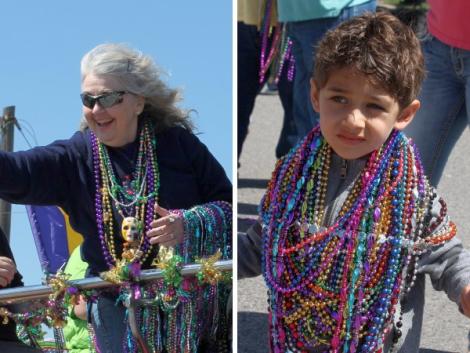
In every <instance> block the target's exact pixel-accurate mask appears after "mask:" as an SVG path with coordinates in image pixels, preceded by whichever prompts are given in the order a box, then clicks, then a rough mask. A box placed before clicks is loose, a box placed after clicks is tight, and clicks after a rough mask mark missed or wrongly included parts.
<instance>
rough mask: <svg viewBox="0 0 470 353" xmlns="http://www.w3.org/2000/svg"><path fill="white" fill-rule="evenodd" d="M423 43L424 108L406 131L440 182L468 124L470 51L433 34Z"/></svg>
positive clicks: (429, 171) (434, 182) (433, 179)
mask: <svg viewBox="0 0 470 353" xmlns="http://www.w3.org/2000/svg"><path fill="white" fill-rule="evenodd" d="M422 46H423V52H424V57H425V65H426V71H427V76H426V78H425V80H424V83H423V87H422V89H421V93H420V96H419V100H420V101H421V108H420V109H419V110H418V112H417V114H416V116H415V118H414V120H413V122H412V123H411V124H410V126H409V127H408V128H407V129H406V130H405V133H406V134H407V136H408V137H410V138H412V139H413V140H414V142H415V143H416V145H417V146H418V150H419V151H420V155H421V160H422V162H423V165H424V168H425V171H426V174H427V175H428V176H429V179H430V181H431V184H432V185H434V186H437V185H438V184H439V181H440V179H441V176H442V173H443V171H444V168H445V165H446V163H447V159H448V158H449V155H450V153H451V152H452V149H453V148H454V146H455V144H456V143H457V141H458V139H459V137H460V136H461V134H462V132H463V131H464V129H465V127H466V126H467V124H468V120H467V119H468V110H469V107H468V106H469V99H470V82H469V80H470V78H469V77H470V52H469V51H463V50H459V49H455V48H451V47H449V46H448V45H446V44H444V43H442V42H441V41H439V40H438V39H437V38H435V37H433V36H431V35H427V36H426V38H425V39H424V40H423V41H422ZM465 101H467V104H466V103H465Z"/></svg>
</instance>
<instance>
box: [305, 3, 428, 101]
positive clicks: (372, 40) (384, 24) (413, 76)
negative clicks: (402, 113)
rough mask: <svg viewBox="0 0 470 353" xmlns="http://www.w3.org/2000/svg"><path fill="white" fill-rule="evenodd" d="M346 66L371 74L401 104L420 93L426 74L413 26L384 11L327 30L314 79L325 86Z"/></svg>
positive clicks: (320, 44)
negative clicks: (329, 79) (332, 76)
mask: <svg viewBox="0 0 470 353" xmlns="http://www.w3.org/2000/svg"><path fill="white" fill-rule="evenodd" d="M344 67H352V68H354V69H356V70H358V71H359V72H360V73H362V74H365V75H366V76H368V77H369V79H370V82H371V83H372V84H373V85H377V86H379V87H383V88H384V89H385V90H386V91H387V92H388V93H389V94H390V95H391V96H392V97H394V98H395V99H396V100H397V101H398V103H399V105H400V107H401V108H404V107H406V106H408V105H409V104H410V103H411V102H412V101H413V100H414V99H415V98H416V97H417V96H418V93H419V90H420V88H421V83H422V81H423V79H424V75H425V69H424V59H423V54H422V52H421V47H420V43H419V40H418V38H417V37H416V35H415V34H414V32H413V30H412V29H411V28H410V27H408V26H407V25H405V24H404V23H402V22H401V21H400V20H399V19H398V18H396V17H395V16H393V15H391V14H389V13H385V12H377V13H365V14H363V15H361V16H357V17H354V18H352V19H350V20H348V21H345V22H343V23H342V24H340V25H339V26H338V27H336V28H335V29H333V30H330V31H328V32H327V33H326V34H325V36H324V37H323V39H322V40H321V41H320V43H319V44H318V48H317V50H316V57H315V68H314V74H313V79H314V80H315V82H316V84H317V85H318V87H320V88H322V87H324V85H325V84H326V82H327V80H328V78H329V76H330V74H331V72H332V71H333V70H337V69H341V68H344Z"/></svg>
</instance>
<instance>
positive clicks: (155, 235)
mask: <svg viewBox="0 0 470 353" xmlns="http://www.w3.org/2000/svg"><path fill="white" fill-rule="evenodd" d="M155 211H156V212H157V214H158V215H159V216H160V217H161V218H159V219H157V220H155V221H153V222H152V223H150V226H151V227H152V229H150V230H149V231H148V232H147V234H146V235H147V236H148V237H149V238H150V239H149V241H150V244H160V245H164V246H175V245H178V244H179V243H181V242H183V239H184V225H183V219H182V217H180V216H179V215H177V214H174V213H170V212H169V211H168V210H167V209H164V208H163V207H160V206H158V205H157V204H155Z"/></svg>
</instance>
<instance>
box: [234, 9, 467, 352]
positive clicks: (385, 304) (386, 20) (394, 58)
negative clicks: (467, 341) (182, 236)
mask: <svg viewBox="0 0 470 353" xmlns="http://www.w3.org/2000/svg"><path fill="white" fill-rule="evenodd" d="M423 77H424V62H423V56H422V53H421V49H420V43H419V41H418V39H417V38H416V36H415V34H414V33H413V32H412V30H411V29H410V28H408V27H407V26H406V25H404V24H402V23H401V22H400V21H399V20H398V19H397V18H395V17H394V16H392V15H389V14H385V13H377V14H372V13H367V14H364V15H361V16H358V17H355V18H352V19H351V20H348V21H346V22H343V23H342V24H341V25H339V26H338V27H337V28H336V29H334V30H331V31H329V32H328V33H327V34H326V36H325V37H324V38H323V39H322V41H321V42H320V44H319V46H318V48H317V52H316V59H315V70H314V74H313V77H312V79H311V100H312V104H313V108H314V109H315V110H316V111H317V112H318V113H319V114H320V124H319V126H317V127H315V128H313V129H312V130H311V131H310V133H309V134H308V135H307V136H305V137H304V138H303V139H302V141H301V142H300V143H299V144H298V145H297V146H296V147H294V148H293V149H292V150H291V151H290V152H289V153H288V154H287V155H286V156H284V157H283V158H282V159H280V160H279V161H278V163H277V164H276V167H275V169H274V171H273V174H272V178H271V180H270V182H269V184H268V188H267V190H266V193H265V195H264V197H263V199H262V200H261V203H260V207H259V213H260V215H259V222H258V223H256V224H255V225H254V226H253V227H251V228H250V229H249V230H248V232H247V234H243V233H241V234H239V240H238V252H239V256H238V259H239V260H238V265H239V275H240V276H241V277H246V276H254V275H258V274H260V273H262V274H263V276H264V279H265V281H266V285H267V287H268V296H269V298H268V302H269V338H270V351H271V352H274V353H284V352H330V353H339V352H350V353H355V352H362V353H370V352H391V351H393V352H401V353H405V352H407V353H409V352H412V353H417V352H418V350H419V339H420V331H421V326H422V318H423V305H424V274H426V273H427V274H429V275H430V277H431V280H432V282H433V285H434V287H435V288H436V289H439V290H445V291H446V293H447V295H448V297H449V298H450V299H451V300H452V301H454V302H456V303H457V304H458V305H459V306H460V309H461V310H462V312H463V313H464V314H465V315H467V316H469V315H470V285H469V284H470V256H469V253H468V252H467V251H466V250H464V249H463V248H462V244H461V242H460V241H459V240H458V239H457V238H456V237H455V235H456V226H455V224H454V223H453V222H452V221H451V220H450V218H449V216H448V214H447V207H446V204H445V202H444V200H443V199H442V198H441V197H440V196H438V195H437V193H436V191H435V189H434V188H433V187H432V186H431V185H430V184H429V182H428V179H427V178H426V176H425V175H424V173H423V167H422V164H421V162H420V158H419V153H418V150H417V148H416V146H415V145H414V144H413V142H412V141H411V140H409V139H408V138H407V137H406V136H405V135H404V134H403V133H402V132H401V130H403V129H404V128H405V127H406V126H407V125H408V124H409V123H410V122H411V120H412V119H413V117H414V115H415V113H416V111H417V110H418V109H419V106H420V103H419V101H418V100H417V99H416V97H417V95H418V92H419V89H420V85H421V81H422V80H423ZM430 138H432V137H431V136H430Z"/></svg>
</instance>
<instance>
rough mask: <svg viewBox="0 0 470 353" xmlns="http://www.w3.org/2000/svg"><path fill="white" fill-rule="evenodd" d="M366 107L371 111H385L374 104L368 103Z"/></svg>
mask: <svg viewBox="0 0 470 353" xmlns="http://www.w3.org/2000/svg"><path fill="white" fill-rule="evenodd" d="M367 107H368V108H371V109H376V110H382V111H385V108H384V107H382V106H381V105H378V104H375V103H369V104H367Z"/></svg>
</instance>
